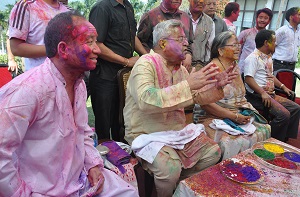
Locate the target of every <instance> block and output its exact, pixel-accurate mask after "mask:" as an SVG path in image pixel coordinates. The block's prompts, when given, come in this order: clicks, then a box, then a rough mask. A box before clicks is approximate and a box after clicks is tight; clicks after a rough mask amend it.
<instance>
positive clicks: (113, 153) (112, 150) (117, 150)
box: [102, 141, 131, 174]
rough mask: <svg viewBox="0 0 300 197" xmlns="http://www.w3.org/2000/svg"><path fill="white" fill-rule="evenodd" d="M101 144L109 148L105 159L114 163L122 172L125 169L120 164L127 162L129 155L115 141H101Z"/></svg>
mask: <svg viewBox="0 0 300 197" xmlns="http://www.w3.org/2000/svg"><path fill="white" fill-rule="evenodd" d="M102 145H103V146H106V147H107V148H109V152H108V153H107V154H106V159H107V160H108V161H109V162H111V163H112V164H114V165H115V166H116V167H117V168H118V169H119V170H120V172H122V173H123V174H124V173H125V172H126V170H125V168H124V167H123V166H122V165H123V164H127V163H129V161H130V158H131V156H130V155H129V154H128V153H127V152H126V151H124V150H123V149H122V148H121V147H120V146H119V145H118V144H117V143H116V142H115V141H107V142H103V143H102Z"/></svg>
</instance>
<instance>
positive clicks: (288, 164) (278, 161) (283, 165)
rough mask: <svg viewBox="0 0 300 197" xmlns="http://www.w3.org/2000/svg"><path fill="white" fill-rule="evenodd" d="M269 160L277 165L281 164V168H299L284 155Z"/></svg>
mask: <svg viewBox="0 0 300 197" xmlns="http://www.w3.org/2000/svg"><path fill="white" fill-rule="evenodd" d="M267 162H268V163H270V164H273V165H275V166H279V167H281V168H286V169H292V170H296V169H297V165H296V164H295V163H294V162H291V161H289V160H287V159H285V158H283V157H276V158H275V159H273V160H268V161H267Z"/></svg>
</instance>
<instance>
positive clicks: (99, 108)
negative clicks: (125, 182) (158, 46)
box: [89, 0, 147, 141]
mask: <svg viewBox="0 0 300 197" xmlns="http://www.w3.org/2000/svg"><path fill="white" fill-rule="evenodd" d="M89 20H90V22H91V23H92V24H93V25H94V26H95V27H96V30H97V32H98V37H97V44H98V46H99V48H100V50H101V54H100V55H99V57H98V61H97V67H96V69H94V70H92V71H91V72H90V77H89V87H90V93H91V101H92V107H93V111H94V115H95V127H96V132H97V135H98V138H99V139H105V138H106V139H110V130H111V136H112V139H114V140H117V141H120V136H119V130H120V128H119V125H118V117H119V88H118V82H117V73H118V71H119V70H121V69H122V68H124V67H133V65H134V64H135V62H136V61H137V60H138V58H139V56H134V57H133V52H134V51H136V52H138V53H139V54H145V53H147V51H146V50H145V49H144V47H143V45H142V44H141V42H140V41H139V39H138V38H137V36H136V26H137V25H136V21H135V19H134V10H133V8H132V6H131V4H130V3H129V1H128V0H103V1H99V2H97V3H96V4H95V5H94V6H93V8H92V10H91V12H90V16H89Z"/></svg>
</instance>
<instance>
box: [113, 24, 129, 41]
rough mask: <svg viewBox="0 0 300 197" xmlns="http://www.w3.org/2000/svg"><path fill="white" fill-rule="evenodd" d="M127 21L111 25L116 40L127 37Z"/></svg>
mask: <svg viewBox="0 0 300 197" xmlns="http://www.w3.org/2000/svg"><path fill="white" fill-rule="evenodd" d="M125 34H126V32H125V23H123V22H115V23H113V25H112V27H111V36H112V37H113V38H114V39H115V40H124V39H125Z"/></svg>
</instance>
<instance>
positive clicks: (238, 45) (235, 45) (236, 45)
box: [224, 44, 242, 48]
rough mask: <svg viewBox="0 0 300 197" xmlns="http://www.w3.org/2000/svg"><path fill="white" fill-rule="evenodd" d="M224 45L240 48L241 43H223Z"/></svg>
mask: <svg viewBox="0 0 300 197" xmlns="http://www.w3.org/2000/svg"><path fill="white" fill-rule="evenodd" d="M224 46H229V47H235V48H240V47H241V46H242V45H241V44H226V45H224Z"/></svg>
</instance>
